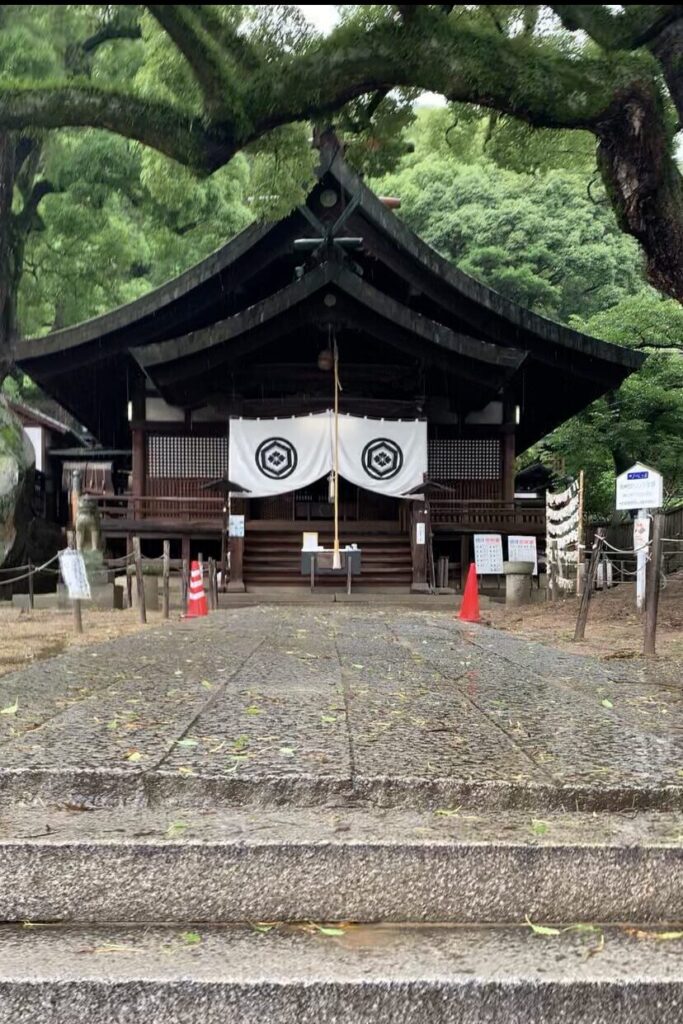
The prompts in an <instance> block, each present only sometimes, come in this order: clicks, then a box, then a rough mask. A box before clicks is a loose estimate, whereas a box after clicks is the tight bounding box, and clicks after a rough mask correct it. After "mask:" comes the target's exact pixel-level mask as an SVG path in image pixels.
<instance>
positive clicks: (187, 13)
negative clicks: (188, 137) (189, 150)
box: [147, 4, 238, 117]
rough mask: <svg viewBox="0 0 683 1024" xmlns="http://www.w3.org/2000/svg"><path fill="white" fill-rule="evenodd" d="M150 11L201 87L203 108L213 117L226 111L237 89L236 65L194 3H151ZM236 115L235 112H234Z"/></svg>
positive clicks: (148, 6) (149, 5)
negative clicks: (207, 25) (207, 27)
mask: <svg viewBox="0 0 683 1024" xmlns="http://www.w3.org/2000/svg"><path fill="white" fill-rule="evenodd" d="M147 10H148V11H149V12H150V13H151V14H152V15H153V17H154V18H156V20H157V21H158V22H159V24H160V25H161V27H162V28H163V29H164V31H165V32H166V33H167V35H169V36H170V38H171V39H172V40H173V42H174V43H175V45H176V46H177V47H178V49H179V50H180V52H181V53H182V55H183V57H184V58H185V60H186V61H187V63H188V64H189V66H190V70H191V71H192V74H193V75H194V78H195V80H196V82H197V84H198V86H199V88H200V90H201V93H202V96H203V98H204V108H205V110H206V112H207V114H209V115H210V116H213V117H219V116H222V115H223V114H224V113H225V111H226V103H229V102H230V99H231V98H233V97H234V96H235V94H236V92H237V91H238V80H237V76H236V75H235V68H234V66H233V64H232V61H231V59H230V57H229V55H228V54H227V51H226V49H225V47H222V46H221V45H220V42H219V41H218V40H217V39H216V38H215V36H214V35H212V34H211V33H210V32H208V31H207V30H206V28H205V25H204V23H203V21H202V18H201V17H200V16H198V14H197V9H196V8H195V7H194V6H193V5H191V4H148V5H147ZM232 112H233V114H234V113H235V111H234V110H233V111H232Z"/></svg>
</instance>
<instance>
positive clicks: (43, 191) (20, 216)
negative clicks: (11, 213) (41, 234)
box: [14, 178, 57, 234]
mask: <svg viewBox="0 0 683 1024" xmlns="http://www.w3.org/2000/svg"><path fill="white" fill-rule="evenodd" d="M56 191H57V190H56V189H55V187H54V185H53V184H52V182H51V181H48V180H47V179H46V178H43V179H42V180H41V181H37V182H36V183H35V185H34V186H33V188H32V189H31V193H30V195H29V196H28V198H27V199H26V200H25V202H24V205H23V206H22V208H21V210H20V211H19V213H17V214H15V219H14V223H15V227H16V229H17V230H18V231H19V232H21V233H22V234H27V233H28V232H29V231H30V229H31V227H32V225H33V224H34V222H35V218H36V215H37V213H38V206H39V205H40V201H41V200H42V199H44V198H45V196H47V195H50V194H51V193H52V192H56Z"/></svg>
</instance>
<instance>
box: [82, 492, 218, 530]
mask: <svg viewBox="0 0 683 1024" xmlns="http://www.w3.org/2000/svg"><path fill="white" fill-rule="evenodd" d="M223 504H224V503H223V499H222V498H221V497H219V496H216V495H207V496H206V497H204V496H202V497H201V498H198V497H187V496H183V497H180V496H179V497H173V498H170V497H161V496H157V495H143V496H142V497H133V496H132V495H130V494H122V495H108V496H107V497H104V498H102V497H98V499H97V505H98V508H99V510H100V515H101V516H102V519H103V521H104V522H105V523H106V522H107V521H108V520H109V521H111V520H121V519H129V520H134V519H135V520H139V519H158V520H163V521H168V520H172V521H179V520H182V521H183V522H193V521H197V520H202V521H206V520H211V521H214V520H215V521H216V522H219V521H221V520H222V517H223Z"/></svg>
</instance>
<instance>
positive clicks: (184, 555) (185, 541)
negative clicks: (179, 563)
mask: <svg viewBox="0 0 683 1024" xmlns="http://www.w3.org/2000/svg"><path fill="white" fill-rule="evenodd" d="M180 543H181V551H180V557H181V559H182V560H183V562H187V564H188V566H189V564H190V538H189V536H188V535H187V534H184V535H183V538H182V540H181V542H180Z"/></svg>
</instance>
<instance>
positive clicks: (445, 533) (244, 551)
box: [18, 137, 643, 591]
mask: <svg viewBox="0 0 683 1024" xmlns="http://www.w3.org/2000/svg"><path fill="white" fill-rule="evenodd" d="M391 205H392V203H391V202H390V201H387V200H383V199H381V198H379V197H378V196H376V195H375V194H374V193H373V192H371V191H370V190H369V189H368V188H367V187H366V186H365V185H364V184H363V182H362V181H361V179H360V178H359V176H358V175H357V174H356V173H355V172H354V171H353V170H352V169H351V168H350V167H349V166H348V164H347V163H346V162H345V160H344V157H343V152H342V150H341V147H340V145H339V143H338V141H337V140H336V139H335V138H333V137H327V138H325V139H324V141H323V143H322V144H321V148H320V165H319V170H318V177H317V182H316V184H315V187H314V188H313V189H312V191H311V193H310V195H309V196H308V199H307V200H306V203H305V205H303V206H301V207H299V208H297V209H295V210H294V211H293V212H292V213H290V214H289V215H288V216H286V217H285V218H283V219H282V220H280V221H278V222H276V223H267V224H254V225H252V226H251V227H249V228H247V229H246V230H245V231H243V232H241V234H239V235H237V236H236V237H235V238H233V239H232V240H231V241H229V242H228V243H226V244H225V245H224V246H223V247H222V248H220V249H219V250H217V251H216V252H214V253H213V254H212V255H210V256H208V257H207V258H206V259H204V260H202V262H201V263H198V264H197V265H196V266H194V267H191V268H190V269H189V270H187V271H185V273H183V274H181V275H180V276H179V277H177V278H175V279H174V280H172V281H169V282H167V283H166V284H164V285H162V286H161V287H159V288H156V289H155V290H154V291H150V292H149V293H147V294H146V295H144V296H142V297H141V298H139V299H137V300H135V301H134V302H131V303H129V304H128V305H126V306H122V307H119V308H118V309H114V310H112V311H111V312H109V313H106V314H104V315H103V316H99V317H96V318H94V319H92V320H88V321H85V322H84V323H80V324H77V325H75V326H73V327H68V328H65V329H63V330H59V331H55V332H53V333H51V334H48V335H47V336H45V337H41V338H33V339H30V340H26V341H24V342H22V343H21V345H20V348H19V358H18V363H19V366H20V367H21V369H22V370H23V371H24V372H25V373H27V374H28V375H29V376H30V377H31V378H32V379H33V380H34V381H36V383H37V384H38V385H40V387H41V388H43V389H44V391H45V392H47V394H48V395H50V396H51V397H52V398H54V399H56V400H57V401H58V402H59V403H60V404H61V405H62V406H63V407H64V408H65V409H67V410H68V411H69V412H70V413H71V414H72V415H73V416H74V417H75V418H76V419H77V420H78V421H79V422H80V423H81V424H82V425H83V426H84V427H85V428H87V430H88V431H89V432H90V433H91V434H92V435H93V436H94V437H95V438H96V439H97V441H98V442H99V445H100V449H99V450H98V449H95V450H87V451H86V450H84V451H83V452H82V453H81V457H82V459H83V461H84V464H87V465H89V466H91V467H92V465H93V464H96V463H97V461H98V460H101V461H102V462H103V463H104V462H106V471H103V472H101V473H92V472H91V473H90V474H89V479H90V480H91V481H93V480H98V481H100V484H101V486H98V487H96V491H95V493H96V497H97V500H98V503H99V507H100V510H101V514H102V520H103V532H104V537H105V540H106V543H107V547H108V549H109V550H110V552H111V553H112V554H121V553H123V552H124V551H125V550H126V546H127V545H128V546H130V544H131V542H132V537H133V536H135V535H138V536H139V537H140V538H141V543H142V547H143V551H144V552H145V553H148V554H150V555H154V554H158V553H159V551H160V545H161V542H162V541H163V540H165V539H169V540H171V543H172V555H173V557H181V556H182V557H185V558H189V557H191V556H192V557H194V556H195V555H196V553H197V551H202V552H203V553H206V554H215V555H218V551H219V549H220V545H221V538H222V535H223V533H224V530H225V526H226V521H227V513H226V509H227V504H228V494H227V491H228V490H230V489H231V490H232V493H231V495H230V497H229V504H230V512H231V513H232V514H233V515H240V514H241V515H244V517H245V519H244V536H243V537H241V536H233V537H231V538H230V589H231V590H241V589H244V588H245V587H246V589H247V590H264V589H265V590H267V589H269V588H279V587H295V586H299V587H301V586H307V585H308V580H307V579H306V577H305V576H303V575H302V572H301V563H300V551H301V547H302V535H303V533H304V532H307V533H311V532H313V533H317V534H318V537H319V542H320V544H322V545H324V546H325V547H329V546H330V545H331V540H332V517H333V503H332V501H331V497H332V495H331V482H330V477H331V474H332V473H333V469H334V468H336V469H337V470H338V473H339V487H338V492H337V499H338V508H339V511H338V515H339V534H340V541H341V545H342V547H345V546H346V545H347V544H349V545H350V544H356V545H357V546H358V548H360V549H361V551H362V570H361V574H360V576H359V578H358V579H357V581H356V585H357V586H358V587H361V588H368V589H384V588H387V587H391V588H400V589H402V590H405V591H408V590H409V589H411V588H412V589H414V590H421V589H426V588H427V587H428V586H429V584H430V583H433V572H434V570H433V566H434V564H435V559H438V557H439V556H443V555H448V558H449V563H450V567H451V577H450V582H451V584H452V585H453V584H455V585H456V586H457V585H458V584H459V582H460V580H461V575H462V573H463V571H464V569H465V568H466V566H467V563H468V561H469V560H470V558H471V538H472V535H473V534H474V533H482V532H496V533H502V534H503V535H504V536H506V535H511V534H515V535H516V534H522V535H524V534H526V535H528V534H535V535H537V536H538V537H542V536H543V535H544V530H545V522H544V519H545V509H544V506H543V504H542V503H541V502H538V503H536V504H535V503H534V502H533V501H529V499H528V498H527V497H524V496H520V497H516V495H515V456H516V455H518V454H520V453H521V452H523V451H524V450H525V449H526V448H528V447H529V446H530V445H532V444H533V443H534V442H536V441H538V440H540V439H541V438H542V437H544V436H545V435H546V434H548V433H549V432H550V431H551V430H553V428H555V427H557V426H558V425H559V424H560V423H562V422H563V421H564V420H566V419H568V418H569V417H570V416H573V415H574V414H575V413H577V412H579V411H580V410H581V409H584V408H585V407H586V406H587V405H588V404H589V403H591V402H592V401H594V400H595V399H596V398H598V397H600V396H601V395H602V394H604V393H605V392H606V391H609V390H611V389H614V388H617V387H618V386H619V385H620V384H621V382H622V381H623V380H624V379H625V378H626V377H627V376H628V375H629V374H630V373H632V372H633V371H634V370H636V369H637V368H638V367H639V366H640V365H641V362H642V359H643V357H642V355H641V354H640V353H638V352H635V351H632V350H630V349H628V348H622V347H619V346H616V345H611V344H608V343H606V342H604V341H598V340H596V339H595V338H591V337H588V336H586V335H584V334H580V333H578V332H577V331H573V330H570V329H569V328H567V327H563V326H561V325H559V324H556V323H553V322H552V321H550V320H547V319H544V318H543V317H541V316H537V315H536V314H534V313H531V312H529V311H528V310H526V309H523V308H521V307H520V306H517V305H515V304H514V303H513V302H510V301H509V300H508V299H505V298H503V297H502V296H500V295H498V294H497V293H496V292H494V291H492V290H491V289H490V288H487V287H485V286H484V285H482V284H480V283H479V282H477V281H475V280H474V279H473V278H471V277H468V276H467V275H466V274H463V273H462V272H461V271H459V270H457V269H456V268H455V267H454V266H452V265H451V264H450V263H448V262H447V261H446V260H445V259H443V258H442V257H441V256H439V255H438V253H436V252H435V251H434V250H433V249H432V248H430V247H429V246H428V245H426V244H425V243H424V242H423V241H421V240H420V238H418V237H417V236H416V235H415V234H414V233H413V232H412V231H411V230H410V229H409V228H408V227H406V225H405V224H404V223H403V222H402V221H401V220H400V219H399V217H398V216H396V214H395V213H394V212H392V210H391V209H390V206H391ZM393 205H395V204H393ZM335 361H336V368H337V373H338V381H339V385H340V386H339V388H338V389H337V388H336V387H335ZM335 392H336V399H337V405H338V415H337V416H336V417H335V416H334V413H333V412H332V411H331V410H333V409H334V404H335ZM69 456H70V458H71V459H72V460H73V459H76V461H77V460H78V458H79V453H78V451H77V450H71V451H70V452H69ZM221 479H222V480H225V481H228V480H229V481H231V483H230V485H228V484H227V483H226V485H225V487H224V489H223V490H221V486H220V484H216V483H215V482H216V481H219V480H221ZM86 489H87V488H86ZM236 532H238V533H239V532H241V530H237V531H236Z"/></svg>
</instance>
